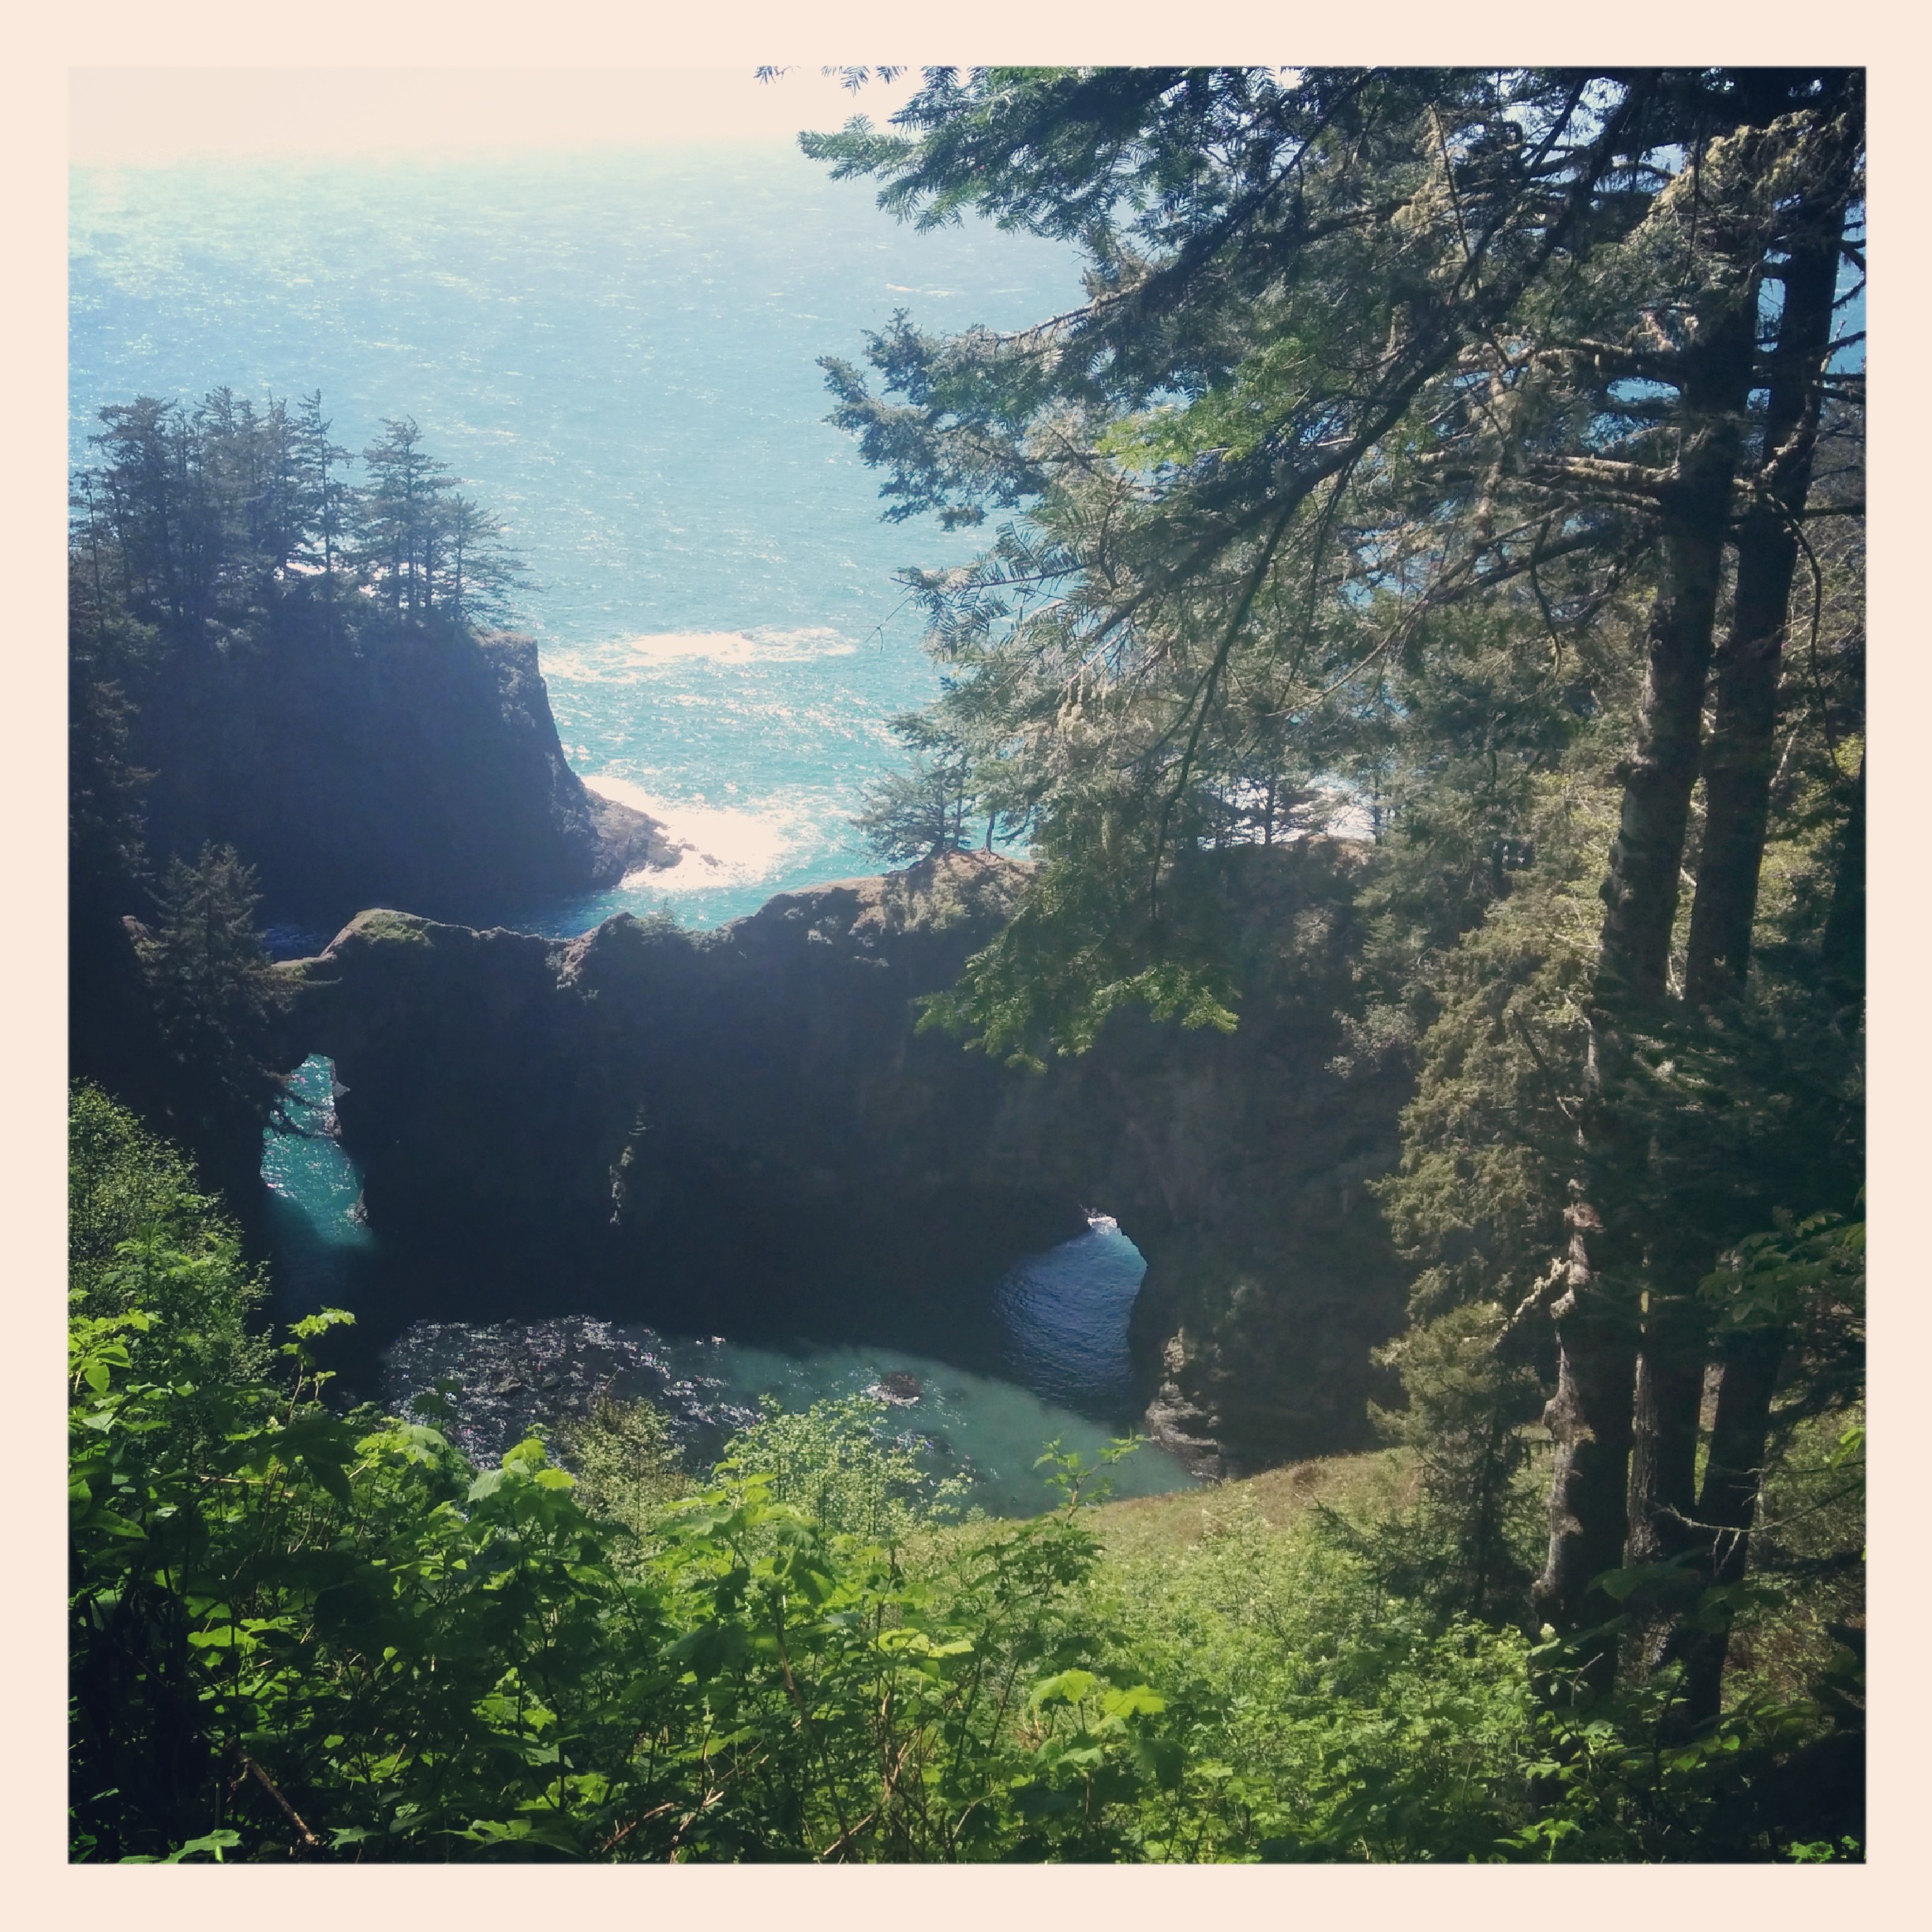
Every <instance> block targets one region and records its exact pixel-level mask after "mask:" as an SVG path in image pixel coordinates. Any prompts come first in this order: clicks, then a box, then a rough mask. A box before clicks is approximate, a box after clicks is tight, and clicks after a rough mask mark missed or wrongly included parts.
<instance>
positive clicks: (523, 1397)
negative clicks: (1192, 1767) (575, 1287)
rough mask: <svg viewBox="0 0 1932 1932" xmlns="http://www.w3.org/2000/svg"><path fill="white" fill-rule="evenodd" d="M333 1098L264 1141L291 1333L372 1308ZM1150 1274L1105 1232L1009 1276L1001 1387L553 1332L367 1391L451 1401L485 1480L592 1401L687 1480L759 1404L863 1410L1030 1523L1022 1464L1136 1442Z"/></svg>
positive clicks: (567, 1324) (1133, 1491)
mask: <svg viewBox="0 0 1932 1932" xmlns="http://www.w3.org/2000/svg"><path fill="white" fill-rule="evenodd" d="M333 1093H334V1073H333V1070H332V1069H331V1067H330V1065H329V1063H328V1061H326V1060H324V1059H322V1058H311V1059H309V1060H307V1061H304V1062H303V1064H302V1065H301V1067H300V1068H299V1069H298V1070H297V1072H296V1074H295V1076H294V1082H293V1085H292V1088H291V1091H290V1105H289V1113H290V1116H291V1119H292V1121H293V1125H294V1131H290V1132H285V1133H270V1134H269V1135H268V1136H266V1137H265V1142H264V1155H263V1161H262V1173H263V1177H264V1179H265V1180H266V1181H267V1182H268V1215H269V1228H270V1237H271V1241H272V1242H273V1245H274V1249H275V1290H276V1295H277V1298H278V1301H279V1303H280V1304H281V1306H282V1308H283V1311H284V1312H286V1313H287V1314H290V1315H292V1314H295V1313H298V1312H307V1311H308V1310H309V1309H314V1308H317V1307H325V1306H328V1307H343V1306H346V1307H348V1308H350V1309H354V1308H356V1307H358V1305H361V1306H363V1307H365V1308H366V1307H367V1306H368V1304H369V1300H370V1297H371V1294H372V1292H373V1293H374V1294H377V1295H379V1294H380V1292H381V1290H380V1278H379V1277H378V1276H377V1275H376V1273H375V1268H376V1266H377V1265H378V1264H380V1257H381V1246H382V1244H381V1241H380V1237H378V1236H377V1235H376V1234H374V1233H373V1231H372V1230H370V1229H369V1227H368V1226H366V1225H365V1223H364V1222H362V1220H361V1217H360V1215H359V1212H358V1197H359V1196H360V1194H361V1178H360V1177H359V1176H358V1174H357V1171H356V1168H355V1164H354V1162H353V1161H351V1160H350V1158H349V1156H348V1155H347V1154H346V1152H345V1151H343V1148H342V1147H341V1146H340V1144H339V1143H338V1142H337V1141H336V1140H335V1138H334V1129H335V1110H334V1105H333ZM1146 1270H1147V1264H1146V1263H1145V1261H1144V1260H1143V1259H1142V1258H1141V1255H1140V1250H1139V1249H1136V1247H1135V1246H1134V1245H1133V1242H1132V1241H1129V1239H1128V1238H1127V1237H1126V1236H1125V1234H1122V1233H1121V1230H1120V1229H1119V1228H1118V1226H1116V1225H1115V1224H1114V1222H1112V1221H1111V1220H1110V1219H1108V1218H1107V1217H1106V1216H1105V1215H1096V1216H1095V1217H1094V1218H1093V1220H1092V1223H1091V1226H1089V1228H1088V1231H1087V1233H1085V1234H1082V1235H1080V1236H1078V1237H1076V1238H1075V1239H1073V1240H1072V1241H1065V1242H1062V1243H1061V1245H1059V1246H1058V1247H1057V1248H1053V1249H1048V1250H1047V1251H1046V1252H1043V1253H1041V1254H1037V1255H1031V1256H1026V1257H1024V1259H1022V1260H1019V1261H1018V1262H1017V1263H1015V1264H1014V1265H1013V1267H1011V1268H1009V1270H1008V1271H1006V1273H1005V1275H1004V1276H1003V1277H1002V1279H1000V1280H999V1282H998V1283H997V1284H996V1285H995V1286H994V1311H995V1314H996V1317H997V1319H998V1324H999V1327H1000V1331H1001V1335H1002V1361H1001V1364H1000V1366H1001V1368H1002V1373H1000V1374H998V1375H989V1374H983V1373H979V1372H974V1371H972V1370H971V1369H967V1368H960V1367H959V1366H957V1365H956V1364H953V1363H951V1362H947V1361H940V1360H938V1359H936V1358H934V1357H930V1356H925V1355H920V1354H914V1353H908V1351H906V1350H900V1349H888V1348H878V1347H874V1346H867V1345H864V1344H862V1343H858V1342H851V1343H847V1344H844V1345H826V1344H822V1343H819V1344H804V1343H801V1344H799V1345H797V1346H793V1347H791V1348H788V1349H786V1348H773V1347H767V1346H750V1345H747V1344H746V1343H743V1342H734V1341H732V1339H730V1338H729V1337H728V1336H724V1335H671V1334H666V1333H664V1332H662V1331H658V1330H657V1329H654V1328H650V1327H645V1326H643V1325H642V1324H627V1323H621V1322H611V1321H607V1320H593V1319H591V1318H590V1317H587V1316H573V1315H569V1314H560V1315H555V1316H549V1317H546V1318H545V1319H541V1320H533V1321H527V1322H501V1323H493V1324H475V1323H465V1322H460V1321H418V1322H415V1323H413V1324H410V1326H409V1327H406V1328H405V1329H404V1330H403V1331H402V1333H401V1334H400V1335H397V1336H396V1337H395V1339H393V1340H392V1341H391V1342H389V1343H388V1346H386V1347H385V1348H384V1350H382V1353H381V1356H380V1361H379V1362H378V1364H377V1365H376V1369H375V1385H374V1387H373V1388H372V1389H370V1390H369V1391H367V1392H370V1393H380V1396H381V1398H382V1400H383V1401H384V1403H385V1404H386V1405H388V1406H389V1407H390V1408H391V1410H396V1411H403V1410H407V1409H408V1408H409V1407H410V1406H411V1404H412V1402H414V1399H415V1398H417V1397H418V1396H421V1395H428V1394H429V1393H430V1392H431V1391H432V1390H435V1389H436V1388H437V1387H439V1385H440V1386H441V1387H444V1388H447V1387H451V1385H453V1386H454V1387H455V1391H456V1393H455V1396H454V1398H453V1406H454V1409H455V1419H454V1421H453V1422H452V1424H451V1425H450V1432H451V1436H453V1437H454V1439H455V1440H456V1441H457V1443H459V1446H461V1447H462V1448H463V1449H464V1451H466V1453H468V1454H469V1455H471V1456H472V1457H473V1458H476V1459H477V1460H479V1461H481V1462H486V1463H487V1462H491V1461H493V1460H494V1459H495V1458H497V1457H499V1456H500V1455H502V1453H503V1451H504V1450H505V1449H507V1448H508V1447H511V1445H512V1444H513V1443H517V1442H519V1441H520V1440H522V1438H523V1437H524V1436H526V1435H527V1434H529V1433H530V1431H531V1430H532V1429H533V1428H536V1429H542V1430H549V1429H551V1428H555V1427H556V1426H557V1425H559V1424H560V1423H561V1422H562V1421H564V1419H565V1418H566V1417H567V1416H568V1415H570V1414H571V1413H574V1412H577V1411H580V1410H582V1408H583V1407H584V1406H585V1405H586V1403H587V1402H590V1400H591V1399H592V1398H593V1397H594V1396H595V1395H597V1393H599V1392H600V1391H604V1390H609V1391H612V1392H613V1393H615V1394H616V1395H620V1396H642V1397H643V1398H646V1399H648V1400H650V1401H651V1402H654V1403H655V1404H656V1405H657V1407H658V1408H659V1409H660V1410H661V1412H662V1413H664V1414H665V1416H666V1417H668V1419H669V1420H670V1422H671V1424H672V1433H673V1436H674V1437H675V1439H676V1440H677V1441H678V1443H680V1447H681V1448H682V1449H683V1453H684V1456H685V1458H686V1466H687V1467H688V1468H691V1469H692V1470H703V1469H705V1468H707V1467H708V1466H710V1463H711V1462H713V1461H714V1460H715V1459H716V1457H717V1455H718V1453H719V1452H720V1451H721V1449H722V1448H723V1447H724V1446H725V1443H726V1442H727V1441H728V1440H729V1438H730V1436H732V1434H733V1433H734V1432H736V1431H737V1430H739V1429H741V1428H745V1427H747V1426H748V1425H750V1424H751V1423H752V1422H754V1421H757V1420H758V1416H759V1414H760V1413H761V1404H762V1402H766V1401H767V1400H769V1401H773V1402H777V1405H778V1406H780V1407H781V1408H783V1409H786V1410H803V1409H807V1408H809V1407H811V1405H812V1404H813V1403H814V1402H823V1401H834V1400H839V1399H841V1398H848V1397H852V1396H861V1395H872V1396H874V1397H875V1398H877V1399H878V1400H879V1401H880V1402H882V1404H883V1405H885V1406H886V1408H887V1409H888V1410H889V1413H888V1414H886V1416H885V1417H882V1419H883V1420H885V1421H886V1422H887V1423H888V1424H889V1426H890V1428H891V1429H892V1431H893V1432H894V1433H895V1434H897V1435H898V1436H900V1439H901V1440H905V1441H907V1442H908V1443H910V1442H911V1441H912V1439H914V1438H917V1439H918V1440H919V1442H921V1443H923V1444H924V1445H926V1447H927V1449H928V1450H929V1451H930V1452H931V1455H930V1460H931V1461H932V1462H934V1464H935V1465H936V1466H937V1467H938V1470H940V1471H941V1473H948V1474H957V1475H962V1476H964V1477H965V1478H966V1479H967V1481H968V1485H969V1487H968V1494H967V1496H966V1499H965V1500H967V1501H968V1503H969V1504H971V1505H972V1506H974V1507H979V1508H981V1509H983V1510H985V1511H987V1513H988V1514H989V1515H995V1516H1024V1515H1035V1514H1037V1513H1038V1512H1039V1511H1041V1510H1043V1509H1046V1508H1048V1507H1051V1506H1052V1504H1053V1503H1054V1500H1055V1496H1054V1492H1053V1491H1052V1490H1051V1489H1050V1488H1049V1486H1048V1484H1047V1477H1046V1475H1045V1473H1043V1471H1042V1470H1040V1469H1039V1467H1038V1464H1039V1459H1040V1458H1041V1456H1042V1455H1043V1451H1045V1450H1046V1449H1047V1447H1048V1445H1049V1444H1053V1445H1056V1446H1058V1447H1059V1448H1061V1450H1063V1451H1071V1452H1073V1453H1074V1454H1076V1455H1079V1456H1080V1457H1081V1458H1082V1459H1083V1460H1084V1462H1087V1463H1088V1465H1089V1466H1097V1464H1098V1463H1099V1458H1100V1457H1101V1456H1102V1455H1103V1452H1104V1451H1106V1449H1107V1447H1108V1446H1109V1444H1110V1443H1112V1442H1114V1441H1115V1440H1118V1438H1119V1437H1120V1436H1122V1435H1123V1434H1126V1433H1129V1432H1131V1431H1132V1429H1133V1421H1134V1414H1133V1412H1134V1409H1135V1406H1136V1405H1135V1402H1134V1396H1133V1378H1132V1374H1131V1371H1130V1368H1129V1357H1128V1349H1127V1324H1128V1319H1129V1315H1130V1313H1131V1312H1132V1310H1133V1301H1134V1297H1135V1295H1136V1293H1137V1292H1138V1291H1139V1289H1140V1282H1141V1278H1142V1276H1143V1275H1144V1274H1145V1273H1146ZM1192 1480H1193V1479H1192V1478H1191V1477H1189V1473H1188V1472H1187V1470H1186V1469H1185V1466H1183V1465H1182V1464H1181V1462H1180V1461H1179V1460H1178V1458H1175V1457H1174V1456H1173V1455H1169V1454H1168V1453H1167V1452H1166V1451H1163V1450H1161V1449H1159V1448H1157V1447H1155V1446H1154V1445H1152V1444H1151V1443H1142V1444H1140V1446H1139V1447H1136V1449H1135V1450H1134V1451H1133V1453H1132V1454H1131V1455H1129V1456H1127V1457H1126V1458H1125V1459H1124V1460H1122V1461H1121V1462H1118V1463H1117V1464H1116V1465H1114V1466H1113V1467H1112V1468H1111V1470H1110V1471H1109V1472H1108V1473H1107V1476H1106V1481H1107V1482H1108V1484H1109V1485H1110V1488H1111V1490H1112V1492H1113V1493H1114V1494H1115V1495H1118V1496H1158V1495H1162V1494H1164V1493H1166V1492H1168V1491H1170V1490H1174V1489H1178V1488H1185V1487H1187V1486H1188V1485H1189V1483H1190V1482H1191V1481H1192Z"/></svg>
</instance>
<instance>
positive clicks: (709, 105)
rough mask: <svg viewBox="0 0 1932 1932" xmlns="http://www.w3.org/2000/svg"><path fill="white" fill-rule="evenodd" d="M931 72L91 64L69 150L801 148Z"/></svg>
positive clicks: (137, 156) (904, 93)
mask: <svg viewBox="0 0 1932 1932" xmlns="http://www.w3.org/2000/svg"><path fill="white" fill-rule="evenodd" d="M917 85H918V78H917V73H916V70H914V71H913V72H911V73H906V74H904V75H902V76H901V77H900V78H899V79H898V80H895V81H893V82H892V83H890V84H885V83H882V82H880V81H878V80H872V81H871V82H868V83H867V85H866V86H865V88H863V90H861V92H859V93H858V94H856V95H854V94H851V93H848V92H846V91H845V90H844V88H842V87H841V85H840V84H839V83H838V81H837V80H836V79H834V78H832V77H827V76H826V75H824V74H823V73H821V71H820V70H819V69H818V68H816V67H810V66H801V67H795V68H792V69H789V70H788V72H786V73H784V75H783V76H782V77H780V78H779V79H777V80H773V81H769V82H762V81H760V80H758V78H757V76H756V74H755V73H754V70H753V69H752V68H751V67H750V66H744V67H735V68H731V67H656V68H605V69H588V68H568V67H548V68H546V67H519V68H489V67H469V68H456V67H444V68H436V67H425V68H349V67H338V68H327V67H309V68H260V67H257V68H249V67H200V68H194V67H170V68H140V67H95V68H76V69H72V70H71V73H70V79H69V109H70V117H69V136H68V153H69V159H70V160H71V161H73V163H77V165H79V166H81V167H114V166H159V165H165V164H166V163H169V162H173V161H180V160H185V159H189V158H191V157H197V158H199V157H219V158H227V159H245V158H248V157H251V156H253V157H278V156H288V157H297V156H301V155H337V156H342V155H362V156H369V157H379V156H382V155H425V154H451V155H456V154H465V153H469V154H476V153H498V154H500V153H504V152H515V151H517V150H519V149H546V150H549V151H552V152H557V151H563V150H567V149H571V148H600V147H632V148H638V147H659V146H673V145H686V144H691V143H695V142H702V141H754V140H755V141H769V142H773V143H784V142H789V141H792V140H795V139H796V137H797V135H798V132H799V129H801V128H836V127H839V126H841V125H844V122H846V121H848V119H850V118H851V117H852V115H853V114H859V113H863V114H867V115H869V116H871V118H872V119H874V121H883V120H885V119H886V118H887V116H888V115H889V114H891V113H892V112H893V110H894V109H895V108H896V107H898V106H899V105H900V103H903V102H904V101H905V100H906V99H908V98H909V97H910V95H912V92H913V91H914V90H915V88H916V87H917Z"/></svg>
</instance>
